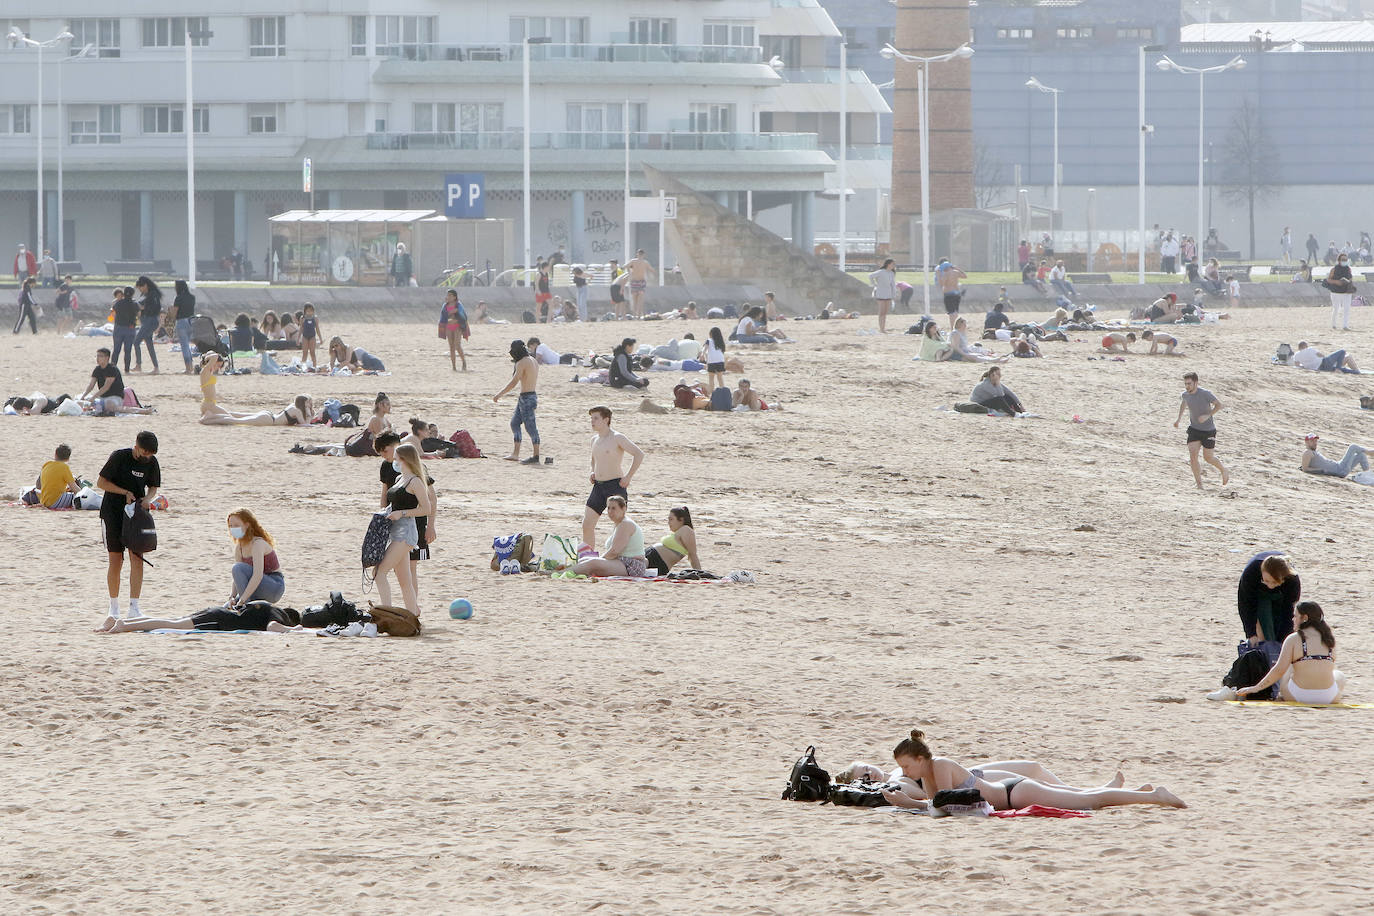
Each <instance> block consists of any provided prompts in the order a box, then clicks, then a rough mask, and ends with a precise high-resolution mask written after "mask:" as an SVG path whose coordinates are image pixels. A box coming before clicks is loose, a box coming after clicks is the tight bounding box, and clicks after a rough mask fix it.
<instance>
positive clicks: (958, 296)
mask: <svg viewBox="0 0 1374 916" xmlns="http://www.w3.org/2000/svg"><path fill="white" fill-rule="evenodd" d="M963 298H964V294H963V293H957V292H955V293H945V314H946V315H957V314H959V302H960V301H961V300H962V299H963Z"/></svg>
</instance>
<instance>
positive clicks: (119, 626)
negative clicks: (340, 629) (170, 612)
mask: <svg viewBox="0 0 1374 916" xmlns="http://www.w3.org/2000/svg"><path fill="white" fill-rule="evenodd" d="M300 622H301V615H300V614H299V613H297V612H296V611H295V610H293V609H291V608H289V607H276V606H275V605H271V604H268V603H267V602H266V601H250V602H248V604H246V605H244V606H243V607H238V608H229V607H213V608H206V609H205V610H203V611H201V612H200V613H199V614H192V615H191V616H190V617H178V618H177V619H175V620H160V619H158V618H156V617H132V618H128V619H125V620H118V619H116V618H107V619H106V620H105V623H106V626H104V627H101V628H100V629H99V630H96V631H95V632H97V633H138V632H141V631H144V630H221V631H233V630H266V631H267V632H269V633H284V632H286V631H287V630H289V629H291V628H292V627H295V626H299V625H300Z"/></svg>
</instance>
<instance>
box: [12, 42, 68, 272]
mask: <svg viewBox="0 0 1374 916" xmlns="http://www.w3.org/2000/svg"><path fill="white" fill-rule="evenodd" d="M8 37H9V42H10V47H12V48H13V47H18V46H19V45H25V46H27V47H30V48H37V49H38V104H37V106H35V107H36V108H37V109H38V119H37V124H35V128H36V131H37V134H38V182H37V184H38V206H37V208H36V209H37V211H38V243H37V244H38V251H37V255H38V257H39V259H41V258H42V257H43V249H44V248H46V247H47V244H48V240H47V238H46V237H45V236H44V235H43V49H44V48H55V47H57V46H58V45H60V44H62V43H63V42H64V41H71V40H72V33H71V32H68V31H67V30H66V29H63V30H62V31H61V32H58V33H57V34H56V35H54V36H53V37H52V38H49V39H48V40H47V41H37V40H35V39H33V38H30V37H28V36H27V35H25V34H24V33H23V32H22V31H20V29H19V27H18V26H15V27H14V28H12V29H10V31H9V36H8ZM59 134H60V131H59ZM58 231H59V233H60V232H61V226H59V227H58Z"/></svg>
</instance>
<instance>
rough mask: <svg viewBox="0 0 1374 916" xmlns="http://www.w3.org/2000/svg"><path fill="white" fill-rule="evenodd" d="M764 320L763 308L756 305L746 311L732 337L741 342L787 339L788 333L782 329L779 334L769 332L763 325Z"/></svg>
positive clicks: (766, 341)
mask: <svg viewBox="0 0 1374 916" xmlns="http://www.w3.org/2000/svg"><path fill="white" fill-rule="evenodd" d="M763 322H764V318H763V308H762V307H761V306H754V307H753V308H751V309H749V310H748V311H747V312H745V313H744V317H743V318H741V319H740V320H739V324H738V325H736V326H735V333H733V334H731V335H730V339H731V340H736V341H739V342H740V343H777V342H778V341H779V340H786V339H787V335H786V334H784V333H782V332H781V331H779V332H778V333H777V334H773V333H771V332H769V330H768V329H767V328H765V327H764V326H763Z"/></svg>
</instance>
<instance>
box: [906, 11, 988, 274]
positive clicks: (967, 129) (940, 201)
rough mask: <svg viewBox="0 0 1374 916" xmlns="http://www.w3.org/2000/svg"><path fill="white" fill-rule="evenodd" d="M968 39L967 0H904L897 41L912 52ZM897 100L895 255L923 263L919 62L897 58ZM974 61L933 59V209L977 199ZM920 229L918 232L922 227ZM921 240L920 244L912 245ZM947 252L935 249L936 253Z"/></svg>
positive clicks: (940, 50)
mask: <svg viewBox="0 0 1374 916" xmlns="http://www.w3.org/2000/svg"><path fill="white" fill-rule="evenodd" d="M968 41H969V5H968V0H897V37H896V40H895V41H893V45H894V46H895V47H896V48H897V49H898V50H899V51H902V52H904V53H907V54H914V55H916V56H918V57H934V56H935V55H938V54H947V53H949V52H950V51H953V50H954V49H955V48H957V47H959V46H960V45H962V44H964V43H966V42H968ZM895 63H896V83H895V85H894V92H893V105H892V252H893V256H894V257H896V258H897V259H898V260H899V261H906V262H908V263H915V262H916V261H919V260H920V256H921V243H920V237H919V234H918V236H917V238H916V239H915V240H911V239H908V238H907V235H908V234H909V233H908V228H909V226H910V225H911V220H910V217H911V216H913V215H919V214H920V212H921V140H920V124H919V120H918V108H917V104H916V74H917V71H918V70H919V69H920V66H921V65H920V64H910V63H906V62H904V61H901V60H898V61H896V62H895ZM969 64H970V62H969V60H967V59H962V60H961V59H955V60H951V61H946V62H944V63H938V64H931V65H930V66H929V68H928V69H927V71H926V72H927V73H928V74H929V78H930V88H929V93H928V95H929V98H930V111H929V112H927V117H928V118H929V119H930V121H929V125H928V127H927V130H928V131H929V142H930V209H931V212H932V213H938V212H940V211H942V210H950V209H956V208H971V207H973V205H974V202H973V109H972V98H971V91H970V67H969ZM918 232H919V230H918ZM913 241H914V244H913ZM940 254H941V253H940V252H938V251H931V257H932V258H939V257H940Z"/></svg>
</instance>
